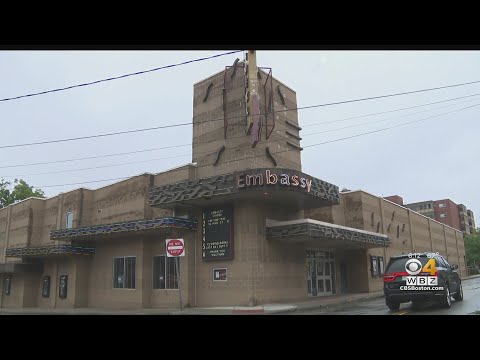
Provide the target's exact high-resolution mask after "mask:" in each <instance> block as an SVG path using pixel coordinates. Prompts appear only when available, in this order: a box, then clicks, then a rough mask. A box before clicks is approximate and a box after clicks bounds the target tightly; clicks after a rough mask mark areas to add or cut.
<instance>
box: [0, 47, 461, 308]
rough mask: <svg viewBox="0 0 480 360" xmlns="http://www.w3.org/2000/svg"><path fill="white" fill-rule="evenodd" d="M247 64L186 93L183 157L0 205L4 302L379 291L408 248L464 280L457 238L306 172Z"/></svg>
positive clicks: (269, 88)
mask: <svg viewBox="0 0 480 360" xmlns="http://www.w3.org/2000/svg"><path fill="white" fill-rule="evenodd" d="M248 56H249V57H250V59H248V57H247V60H246V61H243V62H240V61H236V62H235V63H234V64H233V65H232V66H227V67H226V68H225V70H224V71H221V72H219V73H217V74H215V75H213V76H211V77H209V78H207V79H206V80H203V81H201V82H199V83H197V84H195V85H194V99H193V145H192V152H193V156H192V157H193V159H192V163H190V164H187V165H185V166H181V167H178V168H175V169H172V170H169V171H165V172H162V173H158V174H148V173H147V174H142V175H139V176H136V177H132V178H129V179H127V180H124V181H121V182H118V183H115V184H112V185H109V186H106V187H103V188H100V189H97V190H89V189H83V188H81V189H77V190H73V191H70V192H68V193H62V194H59V195H58V196H55V197H53V198H49V199H36V198H31V199H28V200H24V201H22V202H20V203H17V204H15V205H10V206H8V207H6V208H4V209H1V210H0V280H1V281H2V284H3V288H2V292H1V295H0V306H1V307H19V308H21V307H25V308H28V307H39V308H72V307H92V308H100V307H101V308H112V309H114V308H118V309H120V308H125V309H135V308H158V307H177V306H179V296H180V292H179V290H178V288H179V284H180V286H181V289H182V297H183V303H184V305H185V306H191V307H208V306H224V305H256V304H264V303H271V302H288V301H299V300H305V299H308V298H310V297H315V296H328V295H334V294H342V293H355V292H369V291H378V290H381V289H382V284H383V282H382V275H383V272H384V268H385V266H386V263H387V261H388V259H389V257H390V256H393V255H397V254H401V253H407V252H411V251H414V250H416V251H439V252H440V253H441V254H443V255H445V256H447V258H448V261H449V262H450V263H451V264H458V265H459V266H460V269H461V272H462V275H464V274H465V263H464V247H463V235H462V233H461V232H460V231H457V230H455V229H452V228H450V227H448V226H445V225H443V224H441V223H438V222H436V221H434V220H431V219H429V218H427V217H424V216H422V215H420V214H418V213H415V212H413V211H411V210H409V209H407V208H405V207H403V206H399V205H397V204H395V203H393V202H390V201H388V200H385V199H382V198H379V197H376V196H374V195H371V194H368V193H366V192H363V191H349V192H344V193H339V189H338V187H337V186H335V185H333V184H330V183H328V182H326V181H323V180H321V179H319V178H316V177H314V176H312V175H310V174H305V173H303V172H302V169H301V151H302V147H301V145H300V140H301V137H300V134H299V132H300V130H301V128H300V127H299V124H298V117H297V116H298V115H297V112H296V111H291V110H290V109H295V108H296V107H297V101H296V94H295V92H294V91H293V90H291V89H290V88H289V87H287V86H286V85H284V84H283V83H281V82H280V81H278V80H277V79H275V78H273V77H272V71H271V69H269V68H257V66H256V61H255V54H254V53H250V52H249V53H248ZM246 64H247V66H246ZM325 175H327V174H325ZM178 238H181V239H183V241H184V247H185V256H184V257H181V258H180V262H179V265H180V266H179V271H178V272H177V270H176V265H177V264H175V258H172V257H167V256H166V245H165V244H166V241H165V240H166V239H178ZM179 280H180V281H179Z"/></svg>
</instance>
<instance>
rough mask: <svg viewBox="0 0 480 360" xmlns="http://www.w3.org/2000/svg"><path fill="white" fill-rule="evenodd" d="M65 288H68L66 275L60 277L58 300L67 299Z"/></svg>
mask: <svg viewBox="0 0 480 360" xmlns="http://www.w3.org/2000/svg"><path fill="white" fill-rule="evenodd" d="M67 287H68V275H60V281H59V283H58V297H59V298H60V299H66V298H67Z"/></svg>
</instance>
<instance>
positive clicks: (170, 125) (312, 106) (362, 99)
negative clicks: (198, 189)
mask: <svg viewBox="0 0 480 360" xmlns="http://www.w3.org/2000/svg"><path fill="white" fill-rule="evenodd" d="M477 82H480V81H471V82H468V83H462V84H454V85H447V86H440V87H435V88H429V89H421V90H414V91H407V92H402V93H396V94H389V95H381V96H374V97H368V98H361V99H353V100H345V101H338V102H333V103H325V104H317V105H308V106H301V107H296V108H291V109H284V110H272V111H267V112H263V113H260V114H258V115H259V116H261V115H267V114H271V113H273V114H275V113H280V112H287V111H297V110H304V109H313V108H318V107H323V106H331V105H339V104H346V103H352V102H358V101H365V100H372V99H380V98H385V97H391V96H399V95H405V94H414V93H419V92H425V91H432V90H438V89H444V88H449V87H455V86H463V85H470V84H473V83H477ZM476 95H478V94H473V95H467V96H465V97H470V96H476ZM459 98H462V97H459ZM445 101H450V100H445ZM437 103H438V102H437ZM425 106H426V105H425ZM244 117H245V115H238V116H231V117H227V118H223V117H222V118H218V119H210V120H204V121H197V122H185V123H176V124H169V125H162V126H154V127H149V128H140V129H133V130H125V131H117V132H110V133H104V134H94V135H86V136H78V137H72V138H64V139H55V140H45V141H37V142H30V143H22V144H11V145H1V146H0V149H7V148H17V147H25V146H35V145H45V144H52V143H60V142H69V141H78V140H86V139H93V138H100V137H109V136H117V135H123V134H131V133H139V132H146V131H152V130H159V129H167V128H174V127H180V126H187V125H199V124H202V123H207V122H214V121H225V120H230V119H236V118H244ZM343 120H347V119H343Z"/></svg>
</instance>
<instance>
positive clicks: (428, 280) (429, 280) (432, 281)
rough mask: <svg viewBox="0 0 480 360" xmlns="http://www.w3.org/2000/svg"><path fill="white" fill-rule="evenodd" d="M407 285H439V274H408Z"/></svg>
mask: <svg viewBox="0 0 480 360" xmlns="http://www.w3.org/2000/svg"><path fill="white" fill-rule="evenodd" d="M405 280H406V285H425V286H429V285H433V286H435V285H438V276H406V277H405Z"/></svg>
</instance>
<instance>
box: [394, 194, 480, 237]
mask: <svg viewBox="0 0 480 360" xmlns="http://www.w3.org/2000/svg"><path fill="white" fill-rule="evenodd" d="M385 199H386V200H389V201H392V202H394V203H396V204H398V205H401V206H405V207H407V208H409V209H411V210H413V211H416V212H418V213H419V214H422V215H424V216H427V217H429V218H431V219H434V220H437V221H438V222H441V223H443V224H445V225H448V226H451V227H453V228H455V229H457V230H460V231H462V232H463V233H464V234H465V235H469V234H471V233H473V230H474V229H475V217H474V215H473V211H471V210H469V209H467V207H466V206H465V205H463V204H459V205H457V204H456V203H455V202H453V201H452V200H450V199H443V200H428V201H420V202H416V203H410V204H405V205H404V204H403V198H402V197H400V196H398V195H393V196H387V197H385Z"/></svg>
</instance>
